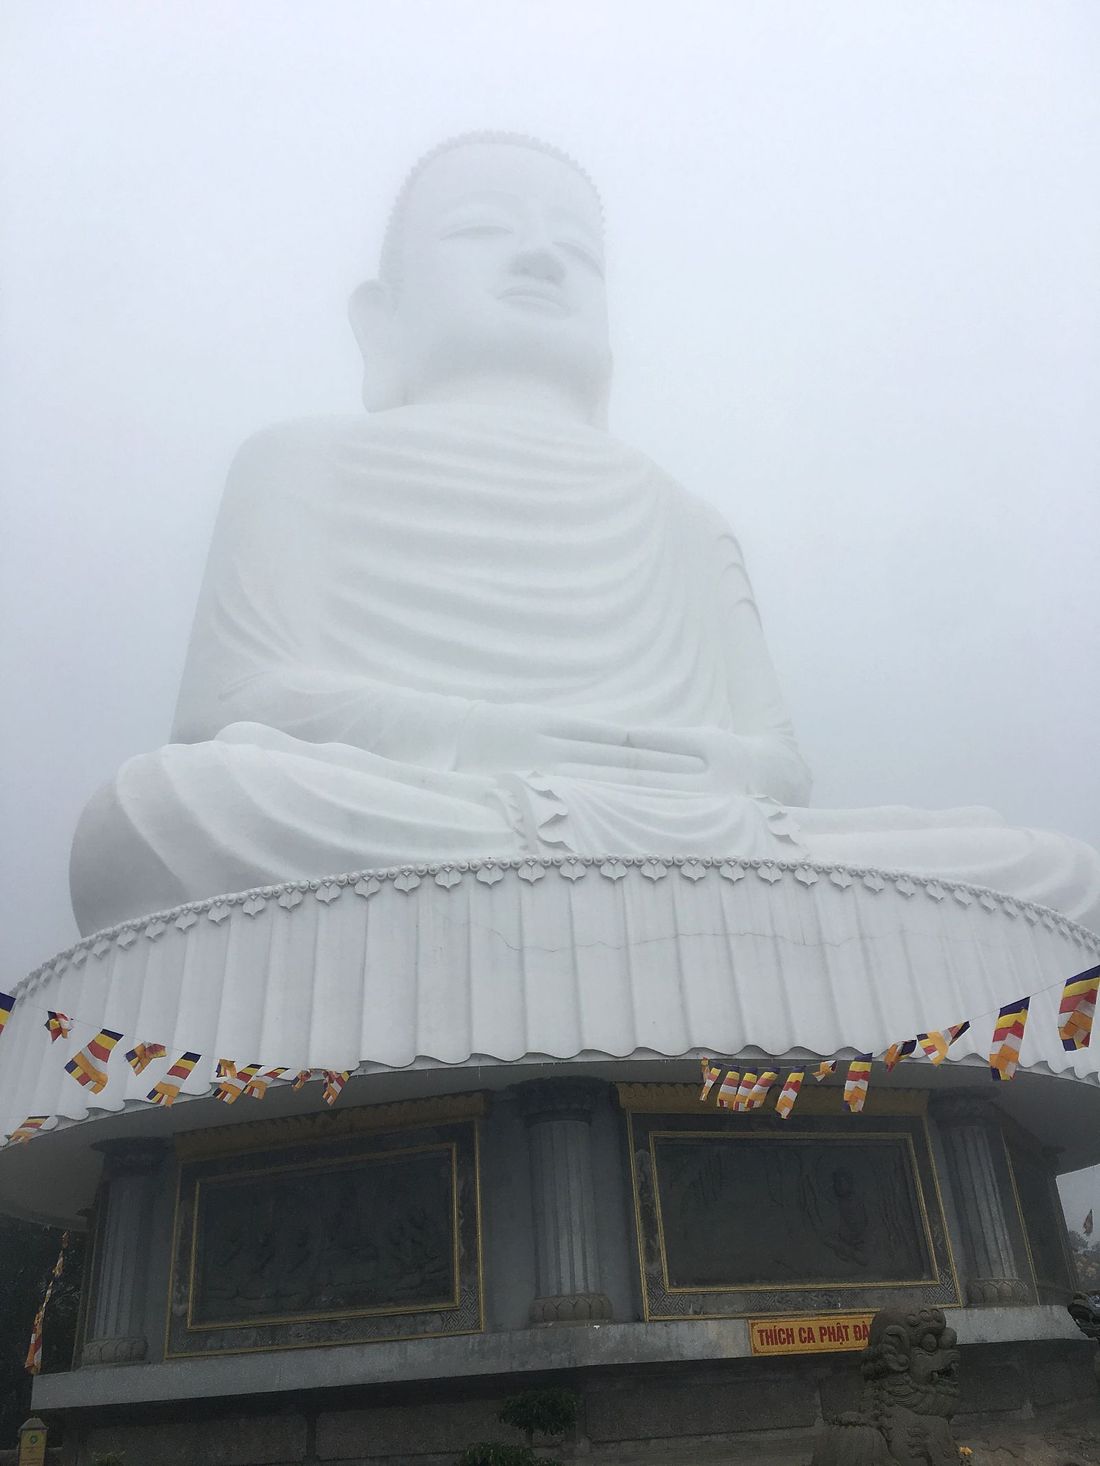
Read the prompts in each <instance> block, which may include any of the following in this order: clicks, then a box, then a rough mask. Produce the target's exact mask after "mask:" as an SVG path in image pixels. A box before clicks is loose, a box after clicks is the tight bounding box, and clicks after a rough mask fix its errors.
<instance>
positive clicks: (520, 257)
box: [512, 244, 565, 285]
mask: <svg viewBox="0 0 1100 1466" xmlns="http://www.w3.org/2000/svg"><path fill="white" fill-rule="evenodd" d="M512 270H513V273H515V274H516V275H526V276H528V277H529V278H530V279H532V280H547V281H549V282H550V284H552V285H560V284H561V282H562V281H563V280H564V279H565V266H564V264H563V263H562V261H561V260H560V259H559V258H558V256H557V254H556V253H555V252H554V250H552V249H551V248H550V247H549V246H548V245H543V244H538V245H530V246H528V247H526V248H524V249H521V250H520V251H519V252H518V253H517V254H516V257H515V259H514V260H513V261H512Z"/></svg>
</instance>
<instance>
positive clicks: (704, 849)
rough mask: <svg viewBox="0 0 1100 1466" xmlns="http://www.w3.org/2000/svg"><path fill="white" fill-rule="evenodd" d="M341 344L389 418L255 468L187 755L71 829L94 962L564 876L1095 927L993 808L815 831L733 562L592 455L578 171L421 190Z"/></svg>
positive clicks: (297, 430)
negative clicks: (819, 873)
mask: <svg viewBox="0 0 1100 1466" xmlns="http://www.w3.org/2000/svg"><path fill="white" fill-rule="evenodd" d="M352 321H353V325H354V328H355V331H356V335H357V337H358V339H359V342H360V344H361V346H362V350H363V355H364V358H365V362H366V386H365V398H366V404H367V407H368V408H369V409H370V413H369V415H367V416H364V417H361V418H350V419H342V418H336V419H329V420H320V421H305V422H297V423H291V424H289V425H286V426H282V427H277V428H273V429H271V430H269V431H267V432H264V433H261V434H260V435H259V436H257V437H256V438H254V439H253V440H252V441H251V442H249V443H248V444H246V446H245V447H244V449H243V450H242V451H241V453H240V455H239V457H238V459H237V462H236V464H235V465H234V467H233V470H232V473H231V475H230V479H229V484H228V487H227V489H226V494H225V500H224V503H223V506H222V510H221V516H220V519H219V521H218V525H217V529H216V531H215V536H214V543H213V547H212V550H211V555H210V561H209V566H208V569H207V573H206V579H205V583H204V585H203V589H202V593H201V596H200V600H199V607H198V613H197V617H196V621H195V627H194V632H193V636H192V640H191V647H190V653H189V657H188V661H187V667H186V671H185V673H184V678H183V686H182V689H181V692H180V699H179V707H178V711H177V715H176V723H175V729H174V739H175V741H174V742H173V743H171V744H169V745H168V746H167V747H166V748H163V749H161V750H159V751H158V752H156V753H151V754H145V755H141V756H139V757H137V758H134V759H131V760H130V762H128V763H127V764H126V765H125V766H124V767H123V768H122V770H121V771H120V772H119V774H118V776H117V778H116V779H115V780H114V781H113V782H112V783H111V784H109V785H108V786H107V787H106V788H104V789H103V790H101V791H100V792H99V793H98V794H97V795H96V796H95V797H94V799H93V800H92V802H91V803H90V805H89V806H88V809H87V810H86V812H85V814H84V816H83V817H82V820H81V823H80V826H79V828H78V830H77V834H76V839H75V843H74V848H73V858H72V892H73V905H74V908H75V910H76V914H77V918H78V921H79V923H80V926H81V930H82V931H84V932H88V931H92V930H95V929H97V928H99V927H103V926H106V925H109V924H112V923H114V922H117V921H120V920H123V919H125V918H128V917H131V916H137V915H142V914H145V913H147V912H152V911H155V910H160V909H164V908H167V907H171V906H174V905H177V904H179V903H181V902H184V901H191V900H197V899H200V898H204V897H208V896H214V895H217V894H220V893H227V892H232V891H238V890H242V889H245V888H249V887H254V886H262V885H267V884H274V883H277V882H280V881H285V880H299V879H303V878H311V879H312V878H317V877H319V876H323V875H330V874H336V873H342V872H347V871H354V870H363V869H369V868H372V867H373V868H379V867H386V866H394V865H402V864H416V863H423V862H429V861H437V860H455V859H476V858H485V857H515V856H521V855H524V854H531V855H549V854H564V853H566V852H575V853H579V854H583V855H604V854H640V853H647V854H653V855H679V854H691V855H726V856H729V855H739V856H746V857H752V856H770V857H774V858H779V859H786V860H791V859H796V860H797V859H800V858H801V859H813V860H824V861H829V860H835V861H839V862H848V863H852V864H857V865H858V864H865V865H874V866H878V867H900V868H904V869H907V870H910V871H913V872H917V873H924V874H936V875H939V876H941V877H954V878H957V879H960V880H969V881H973V882H976V883H978V884H983V885H990V886H993V887H995V888H998V889H1000V890H1002V891H1005V892H1007V893H1009V894H1014V895H1017V896H1020V897H1027V898H1030V899H1033V900H1037V901H1040V902H1044V903H1046V904H1048V905H1050V906H1053V907H1055V908H1057V909H1059V910H1061V911H1062V912H1064V913H1065V914H1067V915H1070V916H1073V917H1075V918H1077V919H1079V920H1082V921H1085V922H1091V923H1093V924H1096V923H1097V921H1098V910H1100V859H1098V857H1097V856H1096V854H1095V853H1094V852H1093V851H1091V850H1090V849H1088V848H1087V847H1086V846H1084V845H1081V844H1079V843H1077V842H1075V841H1072V840H1069V839H1066V838H1063V837H1060V836H1056V835H1048V834H1040V833H1035V832H1031V831H1024V830H1015V829H1010V828H1007V827H1006V826H1004V825H1003V824H1002V823H1001V822H1000V821H999V820H998V819H997V817H996V816H995V815H993V814H991V813H990V812H989V811H986V810H979V809H967V810H955V811H950V812H948V813H942V812H941V813H922V812H919V811H913V810H908V809H897V808H891V809H878V810H856V811H811V810H809V809H806V808H804V806H805V805H806V803H807V801H808V798H809V787H810V785H809V776H808V774H807V771H806V768H805V766H804V764H803V762H802V760H801V758H800V756H799V753H798V749H797V746H796V743H795V739H794V735H793V732H792V729H791V725H790V721H789V719H788V716H787V713H786V711H785V709H784V705H783V699H782V696H781V694H780V691H779V687H778V685H777V682H776V678H775V675H774V673H773V670H772V665H771V662H770V659H769V656H768V652H767V648H766V646H765V643H764V638H763V634H762V631H761V627H760V620H759V617H758V614H757V610H756V606H755V604H754V602H753V596H752V591H751V588H750V585H749V581H748V579H747V576H746V574H745V569H744V565H743V563H742V558H741V552H740V550H739V548H738V544H737V541H736V539H735V538H734V536H733V534H732V533H731V531H730V530H729V528H728V527H727V526H726V525H725V524H724V523H723V521H722V520H721V518H720V517H719V516H718V515H717V513H716V512H715V511H714V510H713V509H711V508H709V507H708V506H707V505H705V504H703V503H701V502H700V501H699V500H697V499H694V498H693V497H691V495H689V494H688V493H686V492H685V491H684V490H683V489H682V488H680V487H679V485H677V484H676V483H674V482H673V481H672V480H671V479H670V478H669V477H668V476H667V475H666V474H665V473H663V472H662V471H661V469H660V468H658V467H657V466H656V465H655V464H653V463H651V462H649V460H648V459H646V458H645V457H644V456H643V455H642V454H640V453H638V452H636V451H635V450H633V449H631V448H628V447H626V446H625V445H623V444H621V443H619V442H617V441H616V440H615V439H614V438H613V437H611V436H610V435H609V434H608V432H607V431H606V428H605V425H604V423H605V407H606V401H607V395H608V386H609V381H610V374H611V353H610V348H609V344H608V330H607V312H606V301H605V291H604V277H603V239H602V217H601V209H600V204H599V200H598V197H597V195H596V192H595V189H594V187H593V185H592V184H591V182H590V181H589V179H588V178H587V177H586V176H585V175H584V174H583V173H582V172H581V171H580V169H579V168H578V167H577V166H576V165H575V164H574V163H572V162H571V161H570V160H569V159H568V158H566V157H564V156H563V155H562V154H560V153H558V152H557V151H555V150H554V149H553V148H550V147H546V146H544V145H542V144H540V143H537V142H534V141H532V140H530V139H527V138H521V137H512V136H506V135H483V134H478V135H473V136H470V137H466V138H459V139H457V140H455V141H453V142H450V143H447V144H445V145H444V146H443V147H441V148H438V149H437V150H436V151H435V152H433V153H432V154H430V155H429V156H428V157H427V158H425V159H424V160H422V162H421V163H420V164H418V166H417V167H416V168H415V169H414V170H413V173H412V175H411V177H410V178H409V180H408V182H407V183H406V185H405V187H404V189H403V190H402V192H401V195H400V197H399V199H398V201H397V204H396V206H395V208H394V211H393V215H392V218H391V222H390V225H389V229H388V232H387V236H386V240H385V244H384V248H383V252H382V263H381V270H380V275H379V279H378V280H376V281H373V282H371V283H369V284H367V285H364V286H362V287H361V288H360V289H359V290H358V291H357V292H356V294H355V296H354V297H353V300H352Z"/></svg>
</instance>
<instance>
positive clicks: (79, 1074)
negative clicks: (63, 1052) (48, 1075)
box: [65, 1028, 122, 1094]
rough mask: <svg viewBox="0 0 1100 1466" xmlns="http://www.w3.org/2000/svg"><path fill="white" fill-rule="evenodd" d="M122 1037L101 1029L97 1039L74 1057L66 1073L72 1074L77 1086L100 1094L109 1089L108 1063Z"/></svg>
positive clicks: (92, 1040) (66, 1068)
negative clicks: (79, 1085)
mask: <svg viewBox="0 0 1100 1466" xmlns="http://www.w3.org/2000/svg"><path fill="white" fill-rule="evenodd" d="M121 1037H122V1034H121V1033H115V1032H114V1030H113V1029H110V1028H101V1029H100V1030H99V1032H98V1033H97V1034H96V1036H95V1038H93V1039H91V1040H89V1042H88V1043H86V1044H85V1045H84V1047H83V1048H82V1049H81V1050H80V1052H79V1053H76V1054H74V1055H73V1056H72V1058H71V1059H70V1060H69V1062H68V1063H67V1064H66V1065H65V1072H66V1073H67V1074H71V1075H72V1076H73V1078H74V1079H75V1080H76V1082H77V1084H81V1085H84V1086H85V1087H86V1088H88V1089H90V1090H91V1091H92V1093H93V1094H99V1093H100V1091H101V1090H104V1089H106V1088H107V1061H108V1059H109V1058H110V1057H111V1051H112V1050H113V1049H114V1046H115V1044H117V1043H118V1041H119V1039H120V1038H121ZM101 1065H102V1068H101V1067H100V1066H101Z"/></svg>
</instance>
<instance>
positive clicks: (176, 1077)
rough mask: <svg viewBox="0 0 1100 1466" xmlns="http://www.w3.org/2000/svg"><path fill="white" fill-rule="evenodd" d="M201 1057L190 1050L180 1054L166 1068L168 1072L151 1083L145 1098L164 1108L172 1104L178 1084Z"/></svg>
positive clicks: (177, 1092)
mask: <svg viewBox="0 0 1100 1466" xmlns="http://www.w3.org/2000/svg"><path fill="white" fill-rule="evenodd" d="M201 1057H202V1055H201V1054H194V1053H191V1052H187V1053H183V1054H181V1055H180V1056H179V1058H178V1059H177V1060H176V1062H175V1063H174V1064H173V1065H172V1067H171V1069H169V1070H168V1073H167V1074H165V1076H164V1078H163V1079H160V1080H158V1081H157V1083H156V1084H154V1085H153V1087H152V1089H151V1090H150V1091H149V1093H148V1094H147V1095H146V1096H145V1098H146V1099H147V1100H150V1101H151V1102H152V1103H153V1104H154V1105H164V1106H165V1107H166V1108H167V1107H168V1106H169V1105H174V1104H175V1102H176V1097H177V1095H178V1094H179V1092H180V1085H181V1084H182V1083H183V1081H184V1080H185V1079H186V1078H187V1076H188V1075H189V1074H190V1073H191V1070H192V1069H193V1068H194V1067H195V1065H196V1064H197V1063H198V1062H199V1060H200V1058H201Z"/></svg>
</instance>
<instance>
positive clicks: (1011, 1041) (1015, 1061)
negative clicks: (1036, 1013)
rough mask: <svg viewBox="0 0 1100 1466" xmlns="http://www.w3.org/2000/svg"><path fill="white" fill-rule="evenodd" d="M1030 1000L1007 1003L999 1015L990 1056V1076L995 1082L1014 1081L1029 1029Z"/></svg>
mask: <svg viewBox="0 0 1100 1466" xmlns="http://www.w3.org/2000/svg"><path fill="white" fill-rule="evenodd" d="M1030 1006H1031V999H1030V998H1021V999H1020V1000H1019V1002H1016V1003H1006V1004H1005V1006H1004V1007H1003V1008H1002V1009H1001V1011H1000V1012H999V1013H998V1014H997V1024H996V1027H995V1028H994V1029H993V1047H992V1049H991V1051H990V1055H989V1075H990V1078H991V1079H994V1080H1007V1079H1012V1078H1013V1077H1014V1075H1015V1073H1016V1070H1017V1068H1018V1067H1019V1063H1020V1048H1021V1046H1022V1045H1023V1041H1024V1030H1025V1028H1026V1027H1027V1014H1028V1009H1029V1008H1030Z"/></svg>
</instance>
